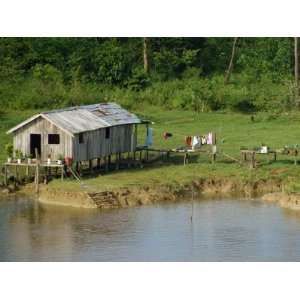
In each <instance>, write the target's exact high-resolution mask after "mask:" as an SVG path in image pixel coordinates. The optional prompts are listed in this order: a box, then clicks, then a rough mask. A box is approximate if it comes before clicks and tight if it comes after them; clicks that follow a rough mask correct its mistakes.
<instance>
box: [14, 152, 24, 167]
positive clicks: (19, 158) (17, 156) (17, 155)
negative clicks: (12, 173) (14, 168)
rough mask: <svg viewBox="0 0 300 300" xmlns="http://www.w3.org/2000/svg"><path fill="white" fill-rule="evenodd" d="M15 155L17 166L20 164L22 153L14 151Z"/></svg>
mask: <svg viewBox="0 0 300 300" xmlns="http://www.w3.org/2000/svg"><path fill="white" fill-rule="evenodd" d="M15 154H16V159H17V162H18V164H20V163H21V162H22V157H23V153H22V151H21V150H19V149H16V152H15Z"/></svg>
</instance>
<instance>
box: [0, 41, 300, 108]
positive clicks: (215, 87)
mask: <svg viewBox="0 0 300 300" xmlns="http://www.w3.org/2000/svg"><path fill="white" fill-rule="evenodd" d="M232 41H233V39H232V38H149V39H148V61H149V72H147V73H146V72H145V71H144V68H143V39H142V38H0V105H1V107H2V108H3V107H7V108H12V109H16V108H18V109H19V108H21V109H25V108H26V109H27V108H33V109H36V108H37V109H45V108H53V107H59V106H65V105H76V104H81V103H90V102H97V101H119V102H120V103H122V104H123V105H126V106H127V107H131V106H137V105H140V104H141V103H146V104H154V105H159V106H164V107H166V108H180V109H193V110H196V111H208V110H218V109H233V110H241V111H254V110H283V109H290V108H294V107H295V105H296V104H297V101H296V100H297V99H296V98H297V97H296V96H295V92H294V83H293V64H294V58H293V57H294V56H293V39H291V38H239V39H238V42H237V48H236V55H235V57H234V68H233V72H232V76H231V79H230V81H229V83H228V84H224V74H225V70H226V69H227V67H228V63H229V60H230V55H231V48H232Z"/></svg>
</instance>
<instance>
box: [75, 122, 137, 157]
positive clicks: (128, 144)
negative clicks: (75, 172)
mask: <svg viewBox="0 0 300 300" xmlns="http://www.w3.org/2000/svg"><path fill="white" fill-rule="evenodd" d="M105 131H106V129H105V128H102V129H99V130H94V131H89V132H85V133H83V141H84V142H83V143H82V144H79V135H75V138H74V146H73V149H74V160H76V161H84V160H89V159H95V158H101V157H104V156H107V155H111V154H115V153H123V152H131V151H134V150H135V148H136V140H137V139H136V135H135V131H134V125H120V126H113V127H110V137H109V138H106V137H105Z"/></svg>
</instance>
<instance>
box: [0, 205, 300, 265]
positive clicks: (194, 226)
mask: <svg viewBox="0 0 300 300" xmlns="http://www.w3.org/2000/svg"><path fill="white" fill-rule="evenodd" d="M192 211H193V222H191V218H190V217H191V214H192ZM0 261H300V214H299V213H295V212H291V211H288V210H284V209H282V208H279V207H277V206H276V205H272V204H266V203H263V202H260V201H245V200H201V201H195V202H194V208H193V210H192V205H191V202H181V203H177V204H174V203H172V204H162V205H157V206H142V207H138V208H128V209H125V208H123V209H114V210H107V211H97V210H78V209H66V208H61V207H50V206H48V207H47V206H40V205H38V204H37V203H36V202H32V201H29V200H25V199H19V200H9V201H8V200H1V201H0Z"/></svg>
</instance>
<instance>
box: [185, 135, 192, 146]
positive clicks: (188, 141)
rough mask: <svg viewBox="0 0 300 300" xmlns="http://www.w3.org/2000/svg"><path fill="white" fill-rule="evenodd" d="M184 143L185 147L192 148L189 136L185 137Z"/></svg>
mask: <svg viewBox="0 0 300 300" xmlns="http://www.w3.org/2000/svg"><path fill="white" fill-rule="evenodd" d="M185 143H186V145H187V146H192V137H191V136H186V137H185Z"/></svg>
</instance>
